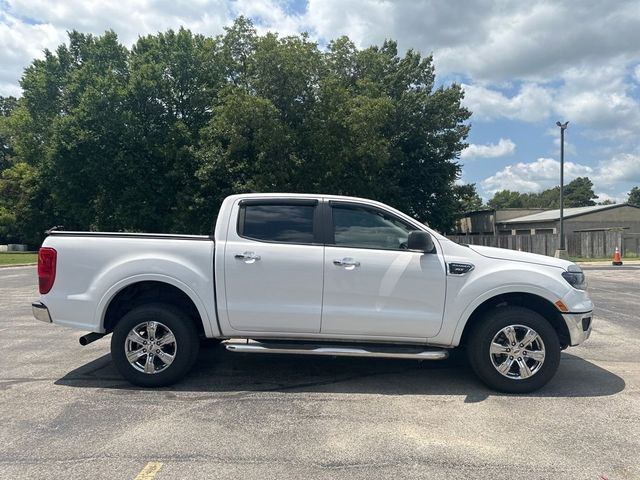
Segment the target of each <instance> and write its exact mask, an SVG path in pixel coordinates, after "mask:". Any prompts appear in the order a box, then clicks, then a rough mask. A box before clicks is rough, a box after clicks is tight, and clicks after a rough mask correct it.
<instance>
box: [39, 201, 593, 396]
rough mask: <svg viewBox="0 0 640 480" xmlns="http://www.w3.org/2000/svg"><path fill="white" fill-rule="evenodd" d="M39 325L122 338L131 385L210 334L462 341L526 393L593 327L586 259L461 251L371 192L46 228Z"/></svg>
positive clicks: (394, 354) (282, 343)
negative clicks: (146, 224) (195, 230)
mask: <svg viewBox="0 0 640 480" xmlns="http://www.w3.org/2000/svg"><path fill="white" fill-rule="evenodd" d="M38 276H39V283H40V294H41V297H40V301H39V302H37V303H34V304H33V306H32V307H33V313H34V316H35V317H36V318H37V319H38V320H42V321H45V322H53V323H57V324H59V325H64V326H67V327H71V328H75V329H80V330H85V331H89V332H92V333H89V334H87V335H84V336H83V337H81V338H80V343H81V344H83V345H86V344H87V343H89V342H92V341H94V340H97V339H99V338H100V337H102V336H104V335H106V334H109V333H112V337H111V355H112V358H113V361H114V363H115V365H116V367H117V368H118V370H119V371H120V372H121V374H122V375H123V376H124V377H125V378H127V379H128V380H129V381H130V382H132V383H134V384H137V385H141V386H147V387H159V386H165V385H169V384H171V383H173V382H176V381H177V380H179V379H180V378H182V377H183V376H184V375H185V374H187V373H188V371H189V369H190V368H191V367H192V365H193V364H194V362H195V361H196V359H197V354H198V349H199V345H200V339H201V338H209V339H219V340H221V341H223V344H224V345H225V346H226V348H227V349H228V350H230V351H233V352H255V353H291V354H305V355H332V356H363V357H388V358H404V359H407V358H409V359H416V360H440V359H444V358H446V357H447V356H448V353H449V350H450V349H452V348H456V347H462V348H465V349H466V351H467V354H468V358H469V362H470V365H471V367H472V368H473V370H474V371H475V373H476V374H477V375H478V377H479V378H480V379H481V380H482V381H483V382H485V383H486V384H487V385H489V386H490V387H492V388H494V389H497V390H500V391H505V392H530V391H533V390H535V389H537V388H540V387H541V386H543V385H544V384H546V383H547V382H548V381H549V380H550V379H551V378H552V377H553V375H554V373H555V372H556V370H557V368H558V365H559V361H560V351H561V350H562V349H564V348H566V347H568V346H571V345H578V344H580V343H581V342H583V341H584V340H586V339H587V338H588V337H589V335H590V333H591V326H592V310H593V304H592V302H591V300H590V299H589V296H588V294H587V292H586V283H585V277H584V274H583V273H582V271H581V269H580V268H579V267H578V266H576V265H575V264H573V263H571V262H568V261H565V260H559V259H555V258H551V257H546V256H541V255H534V254H529V253H522V252H516V251H512V250H504V249H498V248H490V247H479V246H472V245H460V244H457V243H454V242H452V241H450V240H447V238H445V237H443V236H442V235H440V234H438V233H437V232H435V231H433V230H431V229H429V228H428V227H426V226H425V225H423V224H421V223H419V222H417V221H416V220H415V219H413V218H411V217H410V216H408V215H405V214H403V213H402V212H399V211H397V210H395V209H393V208H391V207H389V206H387V205H384V204H381V203H379V202H375V201H372V200H366V199H362V198H351V197H340V196H330V195H304V194H246V195H234V196H230V197H228V198H227V199H226V200H225V201H224V202H223V204H222V206H221V209H220V212H219V214H218V219H217V222H216V226H215V233H214V236H213V238H211V237H207V236H190V235H161V234H160V235H157V234H137V233H99V232H71V231H56V230H54V231H51V232H50V233H49V235H48V236H47V238H46V239H45V241H44V243H43V246H42V248H41V249H40V253H39V259H38Z"/></svg>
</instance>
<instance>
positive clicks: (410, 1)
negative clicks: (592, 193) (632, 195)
mask: <svg viewBox="0 0 640 480" xmlns="http://www.w3.org/2000/svg"><path fill="white" fill-rule="evenodd" d="M237 15H246V16H248V17H250V18H252V19H254V21H255V23H256V25H257V27H258V29H259V31H260V32H265V31H268V30H270V31H277V32H279V33H281V34H283V35H284V34H294V33H299V32H303V31H306V32H309V34H310V36H311V38H313V39H315V40H316V41H318V43H319V44H320V45H325V44H326V42H327V41H328V40H330V39H332V38H335V37H337V36H340V35H348V36H349V37H350V38H351V39H352V40H354V41H355V42H356V44H357V45H358V46H360V47H366V46H369V45H372V44H380V43H381V42H382V41H383V40H384V39H385V38H393V39H395V40H397V41H398V43H399V47H400V49H401V51H404V50H406V49H408V48H413V49H415V50H418V51H420V52H421V53H423V54H424V55H428V54H430V53H433V55H434V59H435V66H436V73H437V75H438V82H439V83H442V84H449V83H452V82H456V83H461V84H462V85H463V86H464V88H465V92H466V98H465V104H466V106H467V107H468V108H470V109H471V110H472V112H473V116H472V118H471V123H472V129H471V134H470V137H469V140H468V141H469V143H470V146H469V148H468V149H467V150H466V151H464V152H463V154H462V157H461V159H460V161H461V163H462V164H463V170H462V177H461V179H460V181H461V182H467V183H475V184H476V185H477V188H478V191H479V192H480V194H481V195H482V196H483V197H484V198H485V199H486V198H490V197H491V195H492V194H493V192H495V191H497V190H501V189H505V188H508V189H512V190H519V191H523V192H531V191H539V190H542V189H544V188H549V187H552V186H553V185H556V184H557V183H558V178H559V162H558V160H559V144H558V142H559V132H558V128H557V127H556V126H555V122H556V121H557V120H562V121H567V120H568V121H569V122H570V123H569V129H568V130H567V132H566V133H567V136H566V140H567V144H566V152H565V153H566V155H565V161H566V165H565V176H566V178H567V179H568V180H571V179H572V178H575V177H576V176H584V175H587V176H589V177H590V178H591V179H592V180H593V182H594V184H595V190H596V192H597V193H598V194H599V195H600V197H601V199H614V200H617V201H624V200H625V199H626V196H627V192H628V191H629V190H630V189H631V187H632V186H634V185H640V140H639V138H640V7H639V6H638V2H637V0H617V1H616V2H590V1H583V0H555V1H537V2H518V1H507V0H473V1H462V0H459V1H455V2H451V1H444V0H443V1H436V0H396V1H390V0H386V1H383V0H290V1H277V0H191V1H182V0H155V1H154V0H140V1H129V2H122V1H121V0H101V1H98V0H65V1H61V0H0V95H9V94H13V95H20V88H19V85H18V82H19V78H20V76H21V72H22V70H23V69H24V67H25V66H27V65H28V64H29V63H30V61H31V60H32V59H33V58H34V57H39V56H42V50H43V49H44V48H50V49H53V48H55V47H56V46H57V45H58V44H60V43H62V42H64V41H65V40H66V33H65V32H66V31H68V30H71V29H77V30H80V31H83V32H91V33H94V34H101V33H102V32H104V31H105V30H107V29H113V30H115V31H116V32H117V33H118V35H119V37H120V39H121V40H122V41H123V43H125V44H127V45H131V44H132V43H133V42H135V40H136V39H137V37H138V36H139V35H144V34H148V33H155V32H157V31H162V30H166V29H168V28H177V27H179V26H180V25H183V26H185V27H188V28H190V29H192V30H194V31H197V32H200V33H204V34H207V35H215V34H218V33H220V32H222V29H223V27H224V26H225V25H228V24H229V23H230V22H231V21H233V18H235V17H236V16H237Z"/></svg>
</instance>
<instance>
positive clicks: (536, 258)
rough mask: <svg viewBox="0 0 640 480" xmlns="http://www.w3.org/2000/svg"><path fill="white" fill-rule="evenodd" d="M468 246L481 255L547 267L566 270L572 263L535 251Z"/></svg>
mask: <svg viewBox="0 0 640 480" xmlns="http://www.w3.org/2000/svg"><path fill="white" fill-rule="evenodd" d="M468 247H469V248H470V249H471V250H473V251H474V252H476V253H478V254H480V255H482V256H483V257H488V258H497V259H500V260H510V261H515V262H527V263H535V264H538V265H546V266H548V267H557V268H562V269H563V270H566V269H567V268H568V267H569V265H573V262H570V261H568V260H562V259H560V258H555V257H548V256H546V255H538V254H536V253H528V252H519V251H516V250H508V249H506V248H495V247H483V246H481V245H468Z"/></svg>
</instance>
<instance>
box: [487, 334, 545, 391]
mask: <svg viewBox="0 0 640 480" xmlns="http://www.w3.org/2000/svg"><path fill="white" fill-rule="evenodd" d="M489 356H490V357H491V364H492V365H493V367H494V368H495V369H496V370H497V371H498V372H500V374H501V375H504V376H505V377H507V378H510V379H513V380H523V379H525V378H529V377H531V376H533V375H535V374H536V373H537V372H538V371H539V370H540V369H541V368H542V365H543V364H544V357H545V349H544V342H543V341H542V338H541V337H540V335H538V332H536V331H535V330H533V329H532V328H530V327H526V326H524V325H509V326H507V327H504V328H503V329H502V330H500V331H499V332H498V333H496V335H495V336H494V337H493V340H492V341H491V346H490V347H489Z"/></svg>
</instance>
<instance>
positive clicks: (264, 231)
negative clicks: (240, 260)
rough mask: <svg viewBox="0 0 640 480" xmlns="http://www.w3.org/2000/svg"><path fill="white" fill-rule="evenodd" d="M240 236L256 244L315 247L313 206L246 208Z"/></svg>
mask: <svg viewBox="0 0 640 480" xmlns="http://www.w3.org/2000/svg"><path fill="white" fill-rule="evenodd" d="M242 208H243V210H244V211H243V213H242V219H243V220H242V222H241V224H240V225H239V234H240V236H242V237H248V238H252V239H255V240H262V241H266V242H281V243H313V240H314V238H313V215H314V211H315V206H314V205H286V204H283V205H269V204H265V205H246V206H243V207H242Z"/></svg>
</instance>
